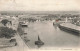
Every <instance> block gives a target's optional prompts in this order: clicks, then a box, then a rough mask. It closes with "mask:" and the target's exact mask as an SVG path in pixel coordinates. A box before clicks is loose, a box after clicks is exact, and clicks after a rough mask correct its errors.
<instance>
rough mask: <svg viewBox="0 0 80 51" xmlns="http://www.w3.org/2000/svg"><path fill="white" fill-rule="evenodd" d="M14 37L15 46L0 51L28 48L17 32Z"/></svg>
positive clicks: (24, 49) (22, 50)
mask: <svg viewBox="0 0 80 51" xmlns="http://www.w3.org/2000/svg"><path fill="white" fill-rule="evenodd" d="M15 38H16V41H17V44H18V45H17V46H14V47H7V48H3V49H0V51H26V50H28V49H29V48H28V46H27V45H26V44H25V42H24V41H23V40H22V39H21V37H20V36H19V34H17V35H16V36H15Z"/></svg>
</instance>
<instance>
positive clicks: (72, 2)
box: [0, 0, 80, 11]
mask: <svg viewBox="0 0 80 51" xmlns="http://www.w3.org/2000/svg"><path fill="white" fill-rule="evenodd" d="M79 3H80V1H79V0H0V11H79V10H80V6H79V5H80V4H79Z"/></svg>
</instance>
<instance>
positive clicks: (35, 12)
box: [0, 11, 80, 15]
mask: <svg viewBox="0 0 80 51" xmlns="http://www.w3.org/2000/svg"><path fill="white" fill-rule="evenodd" d="M0 14H4V15H5V14H8V15H9V14H14V15H18V14H22V15H24V14H80V12H79V11H0Z"/></svg>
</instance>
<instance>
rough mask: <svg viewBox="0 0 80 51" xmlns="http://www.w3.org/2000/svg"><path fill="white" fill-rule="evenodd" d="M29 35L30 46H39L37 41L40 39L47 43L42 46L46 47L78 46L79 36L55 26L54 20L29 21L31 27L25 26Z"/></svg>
mask: <svg viewBox="0 0 80 51" xmlns="http://www.w3.org/2000/svg"><path fill="white" fill-rule="evenodd" d="M25 30H26V31H27V33H28V34H27V37H28V39H29V40H30V41H29V42H28V45H29V46H30V48H37V46H36V45H35V41H37V39H38V35H39V36H40V39H41V40H42V41H43V42H44V43H45V44H44V45H43V46H41V48H45V47H78V46H79V37H78V36H75V35H72V34H70V33H67V32H64V31H61V30H60V29H59V28H58V27H55V26H53V23H52V21H44V22H34V23H29V27H28V28H25Z"/></svg>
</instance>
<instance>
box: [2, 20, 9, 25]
mask: <svg viewBox="0 0 80 51" xmlns="http://www.w3.org/2000/svg"><path fill="white" fill-rule="evenodd" d="M7 22H9V20H7V19H3V20H2V21H1V23H2V24H3V25H4V26H6V24H7Z"/></svg>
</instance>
